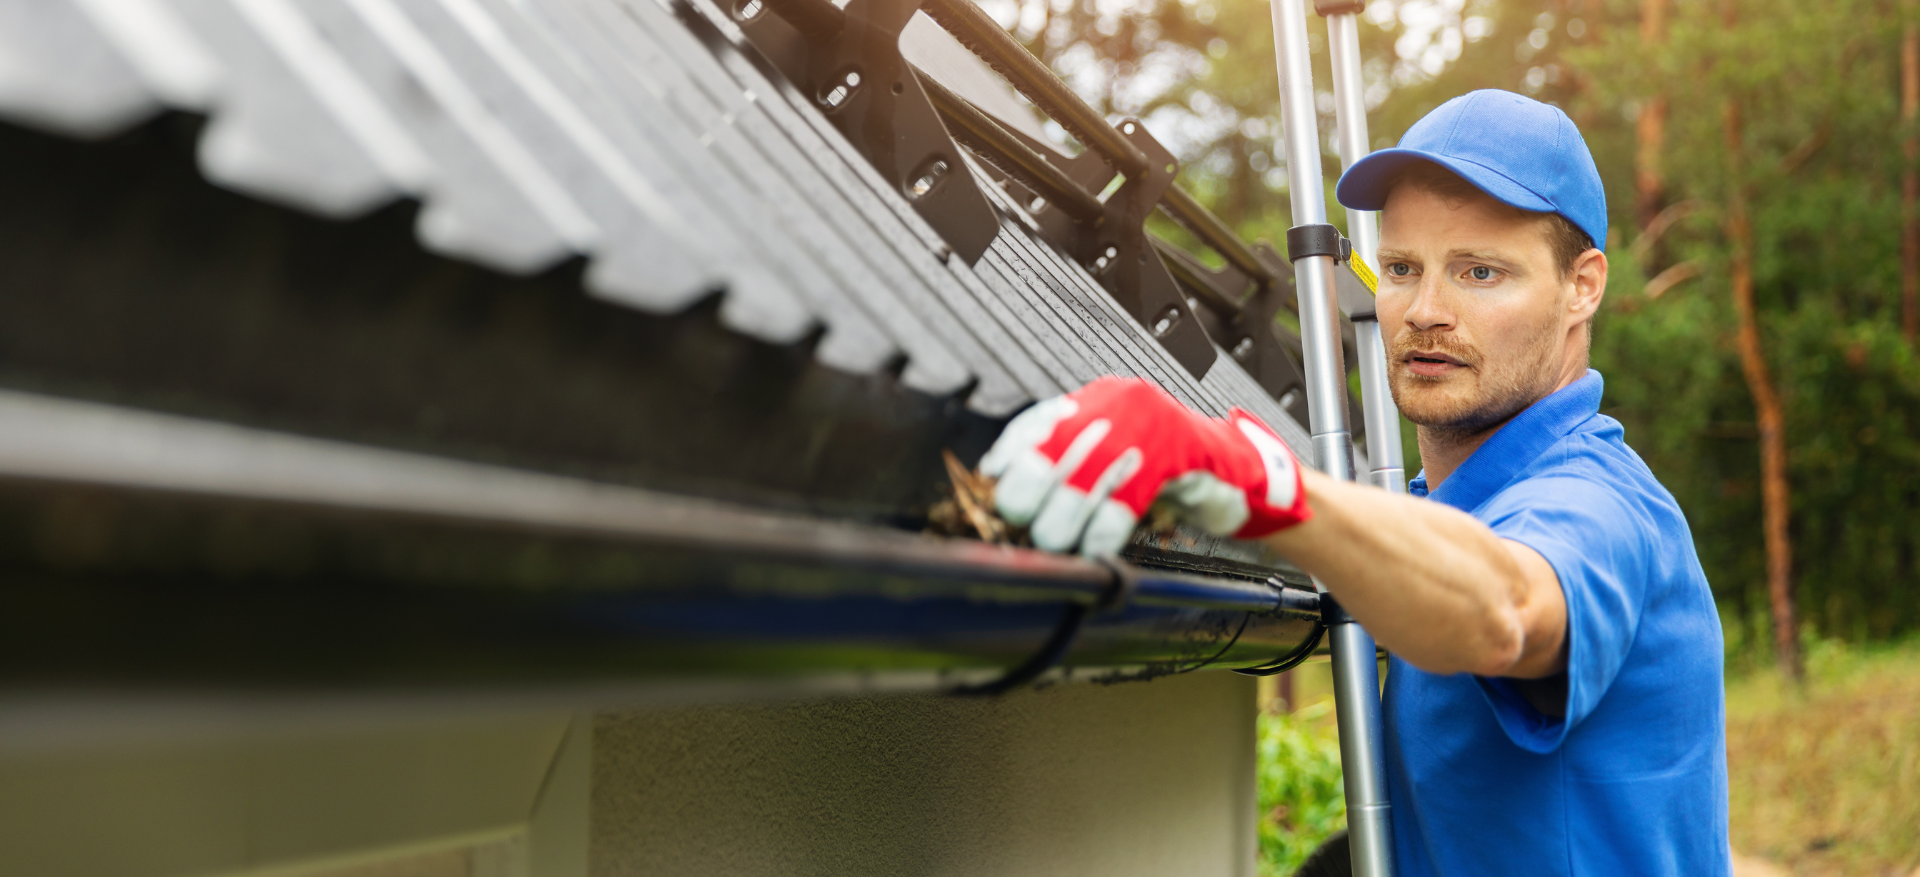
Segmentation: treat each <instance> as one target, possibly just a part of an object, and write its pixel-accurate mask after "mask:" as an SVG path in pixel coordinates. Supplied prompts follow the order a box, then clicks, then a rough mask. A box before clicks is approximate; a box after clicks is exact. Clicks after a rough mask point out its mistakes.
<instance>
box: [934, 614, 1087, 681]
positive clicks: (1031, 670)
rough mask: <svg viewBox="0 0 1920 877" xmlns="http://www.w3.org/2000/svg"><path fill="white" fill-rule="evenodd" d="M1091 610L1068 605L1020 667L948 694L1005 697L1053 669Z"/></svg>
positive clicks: (1072, 641) (1065, 652)
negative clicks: (1045, 636) (1048, 633)
mask: <svg viewBox="0 0 1920 877" xmlns="http://www.w3.org/2000/svg"><path fill="white" fill-rule="evenodd" d="M1091 611H1092V607H1090V606H1088V605H1086V604H1085V603H1068V604H1067V611H1066V612H1064V613H1061V615H1060V621H1059V623H1057V624H1055V625H1054V627H1053V633H1052V634H1050V635H1048V637H1047V641H1046V643H1045V644H1043V645H1041V646H1040V651H1037V652H1035V653H1034V654H1033V657H1031V658H1028V659H1027V660H1026V661H1024V662H1022V663H1021V664H1020V666H1018V667H1015V668H1013V669H1011V670H1008V671H1007V672H1006V674H1005V675H1003V676H1001V677H1000V678H998V679H995V680H993V681H992V682H983V683H981V684H979V685H962V686H960V687H958V688H955V689H953V690H952V691H950V692H948V693H949V694H957V695H961V696H963V697H980V696H988V697H991V696H993V695H996V694H1005V693H1007V692H1009V691H1012V690H1013V689H1015V688H1019V687H1020V686H1022V685H1025V684H1027V683H1029V682H1032V681H1033V680H1035V679H1038V678H1040V674H1042V673H1045V672H1047V671H1048V670H1050V669H1052V668H1053V666H1054V665H1056V664H1058V663H1060V660H1061V659H1062V658H1065V657H1066V656H1067V652H1068V651H1069V650H1071V649H1072V648H1073V643H1074V641H1075V640H1077V639H1079V638H1080V627H1081V626H1082V625H1083V624H1085V623H1086V620H1087V614H1088V613H1089V612H1091Z"/></svg>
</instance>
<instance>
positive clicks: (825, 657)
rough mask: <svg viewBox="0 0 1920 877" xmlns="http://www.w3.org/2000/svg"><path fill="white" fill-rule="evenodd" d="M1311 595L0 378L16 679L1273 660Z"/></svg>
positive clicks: (474, 678) (4, 611) (1, 614)
mask: <svg viewBox="0 0 1920 877" xmlns="http://www.w3.org/2000/svg"><path fill="white" fill-rule="evenodd" d="M1317 605H1318V604H1317V598H1315V597H1314V596H1313V595H1312V593H1311V592H1309V591H1303V590H1300V589H1297V588H1283V587H1280V586H1278V585H1277V584H1276V583H1273V582H1268V581H1258V580H1253V579H1251V578H1228V577H1221V576H1202V575H1194V574H1191V573H1183V572H1174V571H1168V570H1161V569H1152V568H1144V567H1138V566H1132V565H1123V566H1119V567H1115V566H1110V565H1104V564H1100V563H1094V562H1090V561H1086V560H1082V559H1078V558H1070V557H1061V556H1057V555H1050V554H1045V553H1042V552H1037V551H1031V550H1025V549H1018V548H1008V547H999V546H992V545H987V544H984V543H979V542H971V541H963V540H946V539H936V538H931V537H926V536H921V535H917V534H912V533H906V532H901V531H898V530H889V529H886V528H881V527H874V526H868V525H860V524H851V523H845V522H835V521H826V520H821V519H817V518H810V517H804V516H799V515H792V514H782V513H774V512H767V511H760V510H755V509H749V508H745V507H741V506H735V505H728V504H723V503H718V502H712V501H706V500H699V499H691V498H686V497H678V496H669V495H664V494H658V493H653V492H649V491H644V490H638V489H634V488H628V487H617V486H611V485H605V484H599V483H595V482H589V481H584V480H580V479H575V478H567V477H561V476H554V475H548V474H544V473H538V472H530V471H525V470H514V469H506V468H502V467H497V466H490V465H484V464H477V463H470V462H464V461H458V460H451V459H445V458H438V457H430V456H425V455H419V454H411V453H404V452H397V451H391V450H385V449H380V448H373V447H367V446H360V445H349V444H344V443H339V442H333V441H326V440H320V439H313V438H308V437H303V436H297V435H289V434H282V433H272V432H267V431H263V430H256V429H251V428H244V427H236V426H230V425H225V424H219V423H212V422H208V421H202V420H194V419H189V418H182V417H176V416H171V415H163V414H156V413H151V412H146V411H138V410H133V409H126V408H116V407H112V406H106V405H99V404H95V403H87V402H76V401H72V400H66V399H58V398H53V397H46V396H37V395H30V394H24V393H15V392H6V391H0V690H5V689H16V690H17V689H21V688H38V689H45V688H49V687H51V688H73V687H76V686H78V687H83V688H84V687H100V686H107V687H115V688H126V687H134V688H151V687H170V688H178V687H181V686H188V687H196V688H206V687H213V688H231V687H241V688H253V689H258V688H270V689H284V688H313V687H325V688H334V687H340V686H350V687H367V686H373V687H394V686H402V687H405V686H415V685H421V684H431V685H445V684H455V685H466V684H497V683H501V682H512V683H516V684H517V683H527V682H572V683H579V682H596V683H597V682H633V681H645V680H649V679H668V678H673V679H684V678H716V677H722V676H735V677H739V676H746V677H754V678H767V677H782V676H805V675H809V674H819V673H834V672H849V671H852V672H864V673H895V674H899V673H922V674H928V671H935V672H949V671H950V672H952V673H955V674H959V675H956V676H955V677H953V679H954V680H958V679H959V678H960V676H964V675H966V674H969V673H971V674H972V677H974V678H976V679H977V678H978V677H981V676H985V677H987V678H992V677H993V676H995V675H996V674H998V673H1000V672H1004V671H1005V670H1007V669H1009V668H1018V667H1021V666H1022V665H1028V664H1030V663H1031V661H1030V659H1031V658H1033V656H1034V655H1036V654H1038V653H1040V652H1041V651H1042V650H1043V647H1045V646H1046V645H1047V644H1048V643H1049V642H1054V643H1055V644H1056V645H1057V644H1058V640H1059V638H1060V636H1061V632H1062V630H1063V619H1067V618H1068V617H1069V616H1071V615H1075V614H1077V615H1079V616H1081V622H1082V623H1080V624H1077V625H1074V630H1073V633H1074V637H1073V646H1072V648H1071V649H1070V650H1067V651H1065V652H1063V654H1062V655H1061V657H1062V659H1063V660H1062V662H1061V663H1063V665H1065V666H1068V667H1075V668H1080V669H1082V670H1085V671H1087V672H1092V673H1094V674H1095V675H1102V676H1118V677H1126V676H1130V675H1131V676H1138V675H1154V674H1159V673H1166V672H1176V671H1183V670H1190V669H1197V668H1198V667H1199V666H1202V665H1214V666H1233V667H1245V666H1250V665H1258V664H1262V663H1265V662H1268V661H1271V660H1272V659H1274V658H1275V657H1276V656H1279V655H1283V654H1285V653H1287V652H1289V651H1291V650H1292V649H1293V648H1294V647H1295V646H1297V645H1299V644H1300V643H1301V642H1302V641H1304V640H1305V639H1307V638H1308V637H1309V636H1310V634H1311V633H1312V630H1313V627H1314V618H1315V613H1316V611H1317ZM929 675H930V674H929ZM933 684H934V685H935V687H953V686H954V685H957V684H958V683H957V681H953V682H949V683H933Z"/></svg>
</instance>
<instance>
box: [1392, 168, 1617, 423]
mask: <svg viewBox="0 0 1920 877" xmlns="http://www.w3.org/2000/svg"><path fill="white" fill-rule="evenodd" d="M1546 232H1547V228H1546V224H1545V223H1544V222H1543V220H1542V219H1541V217H1539V216H1538V215H1535V214H1528V213H1525V212H1523V211H1519V210H1515V209H1513V208H1511V207H1508V206H1506V205H1504V204H1501V203H1499V202H1496V201H1494V200H1493V199H1492V198H1489V197H1486V196H1476V197H1472V198H1468V199H1465V200H1458V201H1452V202H1450V201H1449V200H1448V199H1446V198H1444V197H1442V196H1441V195H1438V194H1435V193H1433V192H1430V191H1428V190H1426V189H1425V188H1422V187H1419V186H1415V185H1401V186H1398V187H1396V188H1395V189H1394V190H1393V192H1392V194H1391V195H1390V196H1389V197H1388V199H1387V204H1386V209H1385V210H1383V211H1382V213H1381V225H1380V255H1379V259H1380V272H1379V274H1380V292H1379V299H1378V301H1377V302H1376V306H1377V308H1378V311H1379V315H1380V329H1381V331H1382V332H1384V333H1385V334H1386V337H1385V338H1384V339H1383V340H1384V341H1385V342H1386V345H1387V376H1388V379H1389V383H1390V386H1391V387H1392V389H1393V401H1394V403H1395V404H1397V405H1398V406H1399V407H1400V411H1401V413H1402V414H1405V415H1406V417H1407V419H1408V420H1411V421H1413V422H1414V423H1417V424H1420V425H1421V426H1424V427H1428V428H1430V429H1436V430H1441V431H1443V432H1448V433H1453V434H1457V435H1463V436H1466V435H1473V434H1476V433H1480V432H1484V431H1485V430H1487V429H1491V428H1493V427H1495V426H1499V425H1500V424H1502V423H1505V422H1506V421H1507V420H1508V419H1509V418H1511V417H1513V416H1514V415H1515V414H1518V413H1519V412H1520V411H1521V410H1523V409H1525V408H1526V407H1527V406H1528V405H1531V404H1533V403H1534V402H1536V401H1538V400H1539V399H1541V398H1543V397H1545V396H1546V395H1547V394H1549V393H1551V392H1553V391H1554V390H1555V389H1557V388H1558V387H1560V386H1562V385H1563V384H1564V383H1565V382H1566V381H1571V380H1573V379H1575V378H1578V377H1579V375H1580V374H1584V373H1585V366H1586V343H1585V340H1586V335H1585V330H1584V329H1583V328H1581V324H1582V323H1584V322H1585V321H1586V320H1587V319H1589V318H1591V316H1592V314H1593V310H1594V309H1595V308H1597V307H1598V305H1599V294H1600V292H1601V290H1603V289H1604V288H1605V285H1606V267H1605V257H1604V256H1600V254H1599V253H1598V252H1597V251H1588V254H1587V256H1585V257H1583V258H1582V263H1583V264H1584V263H1585V262H1587V261H1589V260H1591V259H1593V258H1595V257H1598V258H1599V260H1600V263H1599V276H1598V287H1597V288H1591V289H1588V288H1587V287H1591V286H1592V285H1593V284H1592V281H1593V278H1592V277H1591V276H1588V277H1586V278H1585V279H1584V280H1583V279H1582V274H1583V270H1582V268H1579V267H1577V268H1576V270H1574V271H1573V272H1569V274H1568V275H1567V276H1562V274H1561V272H1560V270H1559V266H1557V265H1556V264H1555V259H1554V255H1553V251H1552V248H1551V246H1550V245H1549V243H1548V240H1547V233H1546ZM1588 267H1590V266H1588ZM1585 273H1586V274H1588V275H1591V273H1592V272H1591V271H1590V270H1588V271H1586V272H1585ZM1583 293H1584V294H1583ZM1588 299H1591V300H1590V301H1588Z"/></svg>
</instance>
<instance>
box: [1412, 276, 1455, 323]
mask: <svg viewBox="0 0 1920 877" xmlns="http://www.w3.org/2000/svg"><path fill="white" fill-rule="evenodd" d="M1444 285H1445V284H1442V283H1440V282H1439V280H1438V279H1436V278H1435V277H1434V276H1433V274H1432V273H1428V274H1427V275H1426V276H1425V277H1422V278H1420V285H1419V286H1418V287H1415V288H1414V292H1413V302H1412V303H1411V304H1409V305H1408V306H1407V313H1406V316H1405V317H1404V318H1403V319H1405V320H1406V323H1407V327H1408V328H1411V329H1413V330H1415V331H1418V332H1425V331H1428V330H1431V329H1451V328H1453V320H1454V317H1453V308H1451V307H1449V306H1448V302H1447V296H1446V293H1445V291H1444V289H1443V287H1444Z"/></svg>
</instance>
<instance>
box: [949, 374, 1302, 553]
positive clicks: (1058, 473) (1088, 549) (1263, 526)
mask: <svg viewBox="0 0 1920 877" xmlns="http://www.w3.org/2000/svg"><path fill="white" fill-rule="evenodd" d="M980 470H981V472H983V473H984V474H986V475H989V476H991V477H994V478H997V479H999V484H998V485H997V486H996V487H995V488H994V505H995V506H996V507H997V508H998V510H999V512H1000V516H1001V517H1003V518H1005V519H1007V521H1008V522H1009V523H1012V524H1015V525H1030V526H1031V528H1032V530H1031V532H1032V534H1033V544H1035V545H1037V546H1039V547H1041V548H1044V549H1046V550H1048V551H1069V550H1072V549H1074V548H1076V547H1077V548H1078V549H1079V550H1080V553H1081V554H1084V555H1087V556H1088V557H1111V556H1113V555H1117V554H1119V553H1120V549H1121V548H1123V547H1125V546H1126V544H1127V540H1128V538H1129V537H1131V536H1132V534H1133V528H1134V525H1135V524H1137V523H1139V521H1140V517H1141V516H1142V515H1143V514H1145V513H1146V511H1147V507H1148V506H1149V505H1152V504H1153V502H1154V501H1155V500H1156V499H1158V500H1160V501H1162V502H1165V503H1167V504H1168V505H1170V506H1171V507H1172V508H1173V509H1174V510H1175V512H1176V514H1177V515H1178V516H1179V517H1180V518H1181V519H1182V520H1183V521H1184V522H1186V523H1190V524H1193V525H1195V526H1197V527H1199V528H1200V529H1202V530H1204V531H1206V532H1208V533H1211V534H1213V535H1215V536H1234V537H1237V538H1241V539H1251V538H1254V537H1258V536H1264V535H1266V534H1268V533H1272V532H1274V531H1276V530H1282V529H1285V528H1287V527H1291V526H1293V525H1294V524H1298V523H1300V522H1301V521H1304V520H1306V519H1307V518H1309V517H1311V516H1312V512H1311V511H1310V510H1309V509H1308V508H1307V498H1306V491H1304V490H1303V489H1302V488H1301V484H1300V465H1299V463H1298V462H1297V461H1295V459H1294V457H1293V452H1292V451H1289V450H1288V449H1287V445H1286V443H1285V442H1283V441H1281V440H1280V437H1279V436H1277V435H1274V434H1273V430H1271V429H1268V428H1267V425H1266V424H1264V423H1261V422H1260V419H1259V418H1257V417H1254V416H1253V415H1252V414H1249V413H1247V412H1245V411H1242V410H1240V409H1238V408H1235V409H1233V410H1232V411H1231V412H1230V413H1229V414H1228V415H1227V417H1226V419H1224V420H1223V419H1217V418H1211V417H1204V416H1202V415H1200V414H1197V413H1195V412H1193V411H1191V410H1188V409H1187V408H1186V406H1184V405H1181V404H1180V403H1179V402H1178V401H1177V400H1175V399H1174V398H1173V397H1172V396H1169V395H1167V393H1166V391H1164V390H1162V389H1160V388H1159V387H1157V386H1155V385H1153V384H1151V383H1148V382H1147V381H1144V380H1140V379H1139V378H1101V379H1100V380H1097V381H1094V382H1093V383H1091V384H1088V385H1086V386H1084V387H1081V388H1080V389H1078V390H1076V391H1074V392H1072V393H1068V394H1067V395H1065V396H1056V397H1054V398H1052V399H1048V400H1046V401H1044V402H1041V403H1039V404H1037V405H1035V406H1033V407H1032V408H1030V409H1028V410H1026V411H1024V412H1022V413H1021V414H1020V416H1019V417H1015V418H1014V419H1013V422H1011V423H1009V424H1007V429H1006V431H1005V432H1003V433H1001V434H1000V439H999V441H996V442H994V445H993V448H992V449H991V450H989V451H987V455H986V456H985V457H983V458H981V460H980Z"/></svg>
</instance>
